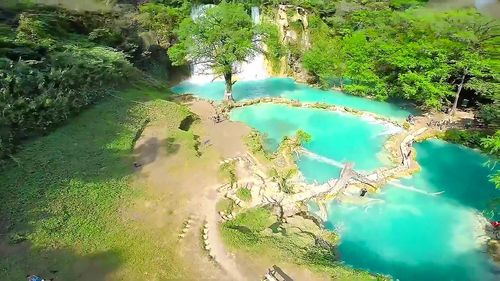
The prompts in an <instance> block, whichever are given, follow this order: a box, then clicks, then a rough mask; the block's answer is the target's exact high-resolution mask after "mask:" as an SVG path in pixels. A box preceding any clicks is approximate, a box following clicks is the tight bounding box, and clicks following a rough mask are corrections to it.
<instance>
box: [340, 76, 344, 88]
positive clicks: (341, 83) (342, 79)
mask: <svg viewBox="0 0 500 281" xmlns="http://www.w3.org/2000/svg"><path fill="white" fill-rule="evenodd" d="M340 90H341V91H343V90H344V78H343V77H340Z"/></svg>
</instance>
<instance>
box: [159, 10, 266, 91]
mask: <svg viewBox="0 0 500 281" xmlns="http://www.w3.org/2000/svg"><path fill="white" fill-rule="evenodd" d="M177 33H178V37H179V41H178V43H177V44H175V45H174V46H173V47H172V48H170V49H169V51H168V54H169V56H170V58H171V59H172V61H173V63H174V64H175V65H181V64H185V63H192V64H203V65H205V66H206V68H207V69H205V70H204V71H206V72H207V73H213V74H215V75H216V76H219V77H220V76H222V77H224V81H225V83H226V92H225V95H224V97H225V99H228V100H232V99H233V96H232V87H233V84H234V83H235V82H233V74H235V73H236V72H237V68H236V66H237V64H238V63H239V62H242V61H245V60H247V59H249V58H250V57H251V56H252V55H254V54H255V52H256V51H257V45H256V44H254V43H253V38H254V36H255V35H256V33H257V29H256V28H255V27H254V25H253V23H252V19H251V17H250V15H249V14H248V13H247V12H246V11H245V9H244V6H243V5H242V4H236V3H227V2H222V3H220V4H219V5H217V6H214V7H213V8H209V9H207V10H206V12H205V14H204V15H202V16H200V17H198V18H197V19H195V20H192V19H190V18H188V19H185V20H184V21H183V22H182V23H181V25H180V27H179V29H178V32H177Z"/></svg>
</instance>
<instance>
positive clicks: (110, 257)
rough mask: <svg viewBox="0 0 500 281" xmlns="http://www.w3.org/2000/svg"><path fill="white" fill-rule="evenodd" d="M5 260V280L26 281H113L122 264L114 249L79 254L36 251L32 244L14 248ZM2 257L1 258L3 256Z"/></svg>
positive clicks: (22, 244) (63, 251)
mask: <svg viewBox="0 0 500 281" xmlns="http://www.w3.org/2000/svg"><path fill="white" fill-rule="evenodd" d="M2 250H6V252H4V253H5V254H7V253H8V255H6V256H4V257H2V259H3V261H2V265H3V266H8V267H5V268H0V276H1V277H2V280H25V277H26V276H27V275H37V276H39V277H42V278H44V279H45V280H54V281H58V280H82V281H87V280H88V281H104V280H109V277H110V274H111V273H113V272H114V271H115V270H116V269H118V268H119V267H120V265H121V263H122V261H123V260H122V257H121V255H120V254H119V253H118V252H116V251H113V250H108V251H102V252H97V253H92V254H89V255H79V254H76V253H75V252H74V250H70V249H45V250H41V249H38V250H35V249H34V248H33V247H32V246H31V245H30V243H29V242H23V243H20V244H17V245H12V246H10V247H9V249H7V248H6V247H2ZM1 256H2V255H0V257H1Z"/></svg>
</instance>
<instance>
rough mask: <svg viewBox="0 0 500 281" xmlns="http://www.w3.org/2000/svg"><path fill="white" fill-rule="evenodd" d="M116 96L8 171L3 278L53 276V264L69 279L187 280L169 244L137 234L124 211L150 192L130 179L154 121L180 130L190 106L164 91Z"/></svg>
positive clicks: (34, 147)
mask: <svg viewBox="0 0 500 281" xmlns="http://www.w3.org/2000/svg"><path fill="white" fill-rule="evenodd" d="M116 96H118V97H107V98H105V99H104V100H103V101H101V102H100V103H99V104H97V105H95V106H93V107H91V108H89V109H87V110H85V111H84V112H83V113H82V114H80V115H78V116H76V117H74V118H73V119H71V120H70V121H69V122H68V124H66V125H64V126H62V127H60V128H59V129H57V130H55V131H53V132H51V133H49V134H48V135H47V136H45V137H40V138H38V139H35V140H33V141H31V142H29V143H25V144H24V145H23V147H22V149H21V150H20V151H19V152H18V153H17V154H16V155H14V161H9V163H8V164H7V165H5V166H3V167H1V169H0V213H1V214H2V216H1V218H0V234H1V235H0V242H1V241H4V242H5V243H10V244H11V245H10V246H9V247H7V248H8V251H7V250H6V251H4V248H0V280H2V281H4V280H6V281H8V280H22V279H23V278H24V276H25V275H26V274H28V273H38V274H41V275H43V276H50V273H49V271H50V270H57V271H58V273H57V277H58V279H60V280H104V279H105V277H106V276H110V274H112V276H113V277H114V279H120V280H122V279H127V280H140V279H141V278H142V277H143V276H144V274H145V272H149V273H150V275H149V276H150V277H152V278H153V279H155V278H158V277H159V276H161V277H163V278H179V276H180V275H179V274H181V273H180V269H179V268H180V267H179V265H178V264H176V263H175V262H173V261H172V259H170V257H171V256H172V255H173V250H172V249H170V248H168V247H165V244H167V243H166V241H164V240H162V239H158V237H155V236H154V234H152V233H147V232H138V231H135V230H134V229H136V228H137V226H136V225H134V224H133V223H131V222H129V221H125V219H124V218H123V217H121V215H120V212H119V211H117V210H121V209H126V208H127V207H128V206H129V205H130V204H131V202H132V200H133V199H134V198H140V197H141V196H145V195H144V194H142V193H141V192H140V191H138V189H134V188H132V187H131V185H130V179H131V176H132V172H133V169H132V163H133V161H134V160H133V158H132V149H133V146H134V141H135V139H136V134H137V132H138V131H139V130H140V129H141V127H142V126H143V125H144V122H145V120H146V119H150V120H158V119H162V120H165V122H164V123H165V132H166V134H167V133H172V134H176V133H177V132H178V129H177V127H178V126H179V123H180V122H181V120H182V119H183V118H184V117H185V116H187V114H189V112H188V110H187V109H186V108H185V107H183V106H180V105H178V104H175V103H172V102H169V101H166V100H165V97H166V92H164V91H159V90H150V89H131V90H127V91H124V92H122V93H119V94H116ZM130 100H134V101H135V102H131V101H130ZM172 244H175V243H172ZM0 247H2V246H1V243H0ZM159 249H161V254H158V252H159ZM155 274H158V275H155ZM125 275H126V276H127V277H126V278H124V276H125ZM140 276H142V277H140Z"/></svg>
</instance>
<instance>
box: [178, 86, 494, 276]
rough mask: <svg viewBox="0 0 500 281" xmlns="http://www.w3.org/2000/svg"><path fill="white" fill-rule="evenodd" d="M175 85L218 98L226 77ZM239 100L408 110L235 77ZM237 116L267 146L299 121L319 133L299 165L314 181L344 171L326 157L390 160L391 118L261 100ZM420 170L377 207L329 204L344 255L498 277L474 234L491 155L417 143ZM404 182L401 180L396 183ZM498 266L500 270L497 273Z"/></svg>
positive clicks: (411, 270) (399, 271)
mask: <svg viewBox="0 0 500 281" xmlns="http://www.w3.org/2000/svg"><path fill="white" fill-rule="evenodd" d="M174 91H176V92H178V93H186V92H192V93H194V94H196V95H198V96H200V97H203V98H207V99H211V100H221V99H222V95H223V91H224V86H223V84H222V83H218V82H216V83H211V84H208V85H190V84H181V85H179V86H177V87H176V88H175V89H174ZM234 96H235V99H236V100H241V99H248V98H255V97H263V96H273V97H276V96H281V97H285V98H290V99H295V100H297V99H298V100H301V101H303V102H324V103H330V104H336V105H341V106H347V107H351V108H355V109H360V110H365V111H370V112H374V113H378V114H381V115H385V116H388V117H392V118H404V117H406V116H407V115H408V113H409V111H408V110H406V109H403V108H401V107H399V106H397V105H394V104H389V103H383V102H376V101H372V100H367V99H363V98H358V97H352V96H348V95H344V94H342V93H339V92H334V91H321V90H318V89H314V88H311V87H308V86H306V85H302V84H298V83H295V82H294V81H293V80H292V79H283V78H273V79H267V80H263V81H254V82H238V83H236V85H235V89H234ZM231 119H232V120H236V121H242V122H244V123H246V124H248V125H249V126H251V127H253V128H255V129H257V130H259V131H260V132H262V133H264V134H265V135H266V145H267V148H268V149H271V150H272V149H275V148H276V147H277V145H278V143H279V141H280V140H281V139H282V138H283V137H284V136H290V135H293V134H294V133H295V132H296V131H297V130H298V129H302V130H305V131H306V132H308V133H309V134H311V135H312V142H311V143H308V144H306V145H305V147H306V148H307V149H308V150H310V151H312V152H313V153H316V154H317V155H318V156H320V157H312V158H310V157H304V156H301V157H300V158H299V159H298V160H299V161H298V164H299V167H300V170H301V172H302V174H303V175H304V176H305V177H306V179H307V180H308V181H311V182H312V181H318V182H325V181H327V180H328V179H330V178H332V177H338V175H339V172H340V171H339V169H338V168H337V167H335V166H332V165H330V164H327V163H326V162H325V161H324V160H321V157H326V158H328V159H330V160H335V161H339V162H345V161H351V162H354V163H355V168H356V169H358V170H365V171H370V170H374V169H376V168H378V167H381V166H389V165H391V163H389V162H388V160H387V159H386V157H385V155H384V153H383V144H384V142H385V140H386V139H387V136H388V134H389V133H390V132H391V131H392V130H393V129H394V128H391V127H390V126H389V125H387V124H384V123H379V122H374V121H373V120H369V119H363V118H361V117H358V116H353V115H349V114H346V113H338V112H329V111H324V110H320V109H307V108H293V107H288V106H285V105H273V104H259V105H254V106H249V107H245V108H238V109H235V110H233V111H232V112H231ZM415 147H416V150H417V160H418V162H419V163H420V165H421V167H422V170H421V171H420V172H419V173H417V174H414V175H413V176H412V177H409V178H406V179H401V180H399V181H397V183H396V185H387V186H385V187H384V188H383V189H382V191H381V192H380V193H378V194H370V196H371V197H372V198H375V199H378V201H377V202H376V203H375V204H373V205H370V206H357V205H352V204H340V203H338V202H331V203H330V204H329V206H328V221H327V222H326V226H327V227H328V228H330V229H334V230H336V231H338V232H339V233H340V234H341V237H342V242H341V244H340V246H339V254H340V258H341V260H342V261H344V262H345V263H346V264H348V265H351V266H353V267H355V268H361V269H366V270H370V271H372V272H378V273H382V274H388V275H391V276H393V277H394V278H395V279H399V280H404V281H406V280H410V281H413V280H415V281H417V280H418V281H420V280H430V281H432V280H485V281H488V280H500V278H499V276H498V274H499V273H498V272H499V270H498V268H496V269H495V268H494V266H493V265H492V264H491V263H490V262H489V259H488V257H487V255H486V254H485V253H483V252H482V251H481V250H480V249H478V246H477V244H476V242H475V241H476V237H475V236H474V235H476V234H475V233H474V232H473V229H474V226H475V222H476V218H475V216H474V213H475V212H476V210H483V209H484V208H486V207H487V205H488V202H489V200H490V199H491V198H494V197H500V194H499V191H497V190H495V188H494V186H493V185H492V184H491V183H490V182H489V181H488V175H489V174H491V173H492V171H491V170H490V169H489V168H487V167H485V166H484V165H483V164H484V163H485V162H486V161H487V160H488V159H487V157H485V156H484V155H482V154H480V153H478V152H476V151H474V150H471V149H467V148H465V147H462V146H459V145H453V144H449V143H446V142H443V141H438V140H429V141H425V142H423V143H420V144H416V145H415ZM398 185H399V186H400V187H397V186H398ZM401 186H403V187H409V188H416V189H419V190H421V191H425V192H441V191H444V192H443V193H441V194H439V195H436V196H431V195H428V194H423V193H418V192H415V191H411V190H407V189H402V188H401ZM495 270H496V272H497V273H496V274H497V275H496V276H495V275H494V274H495Z"/></svg>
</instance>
